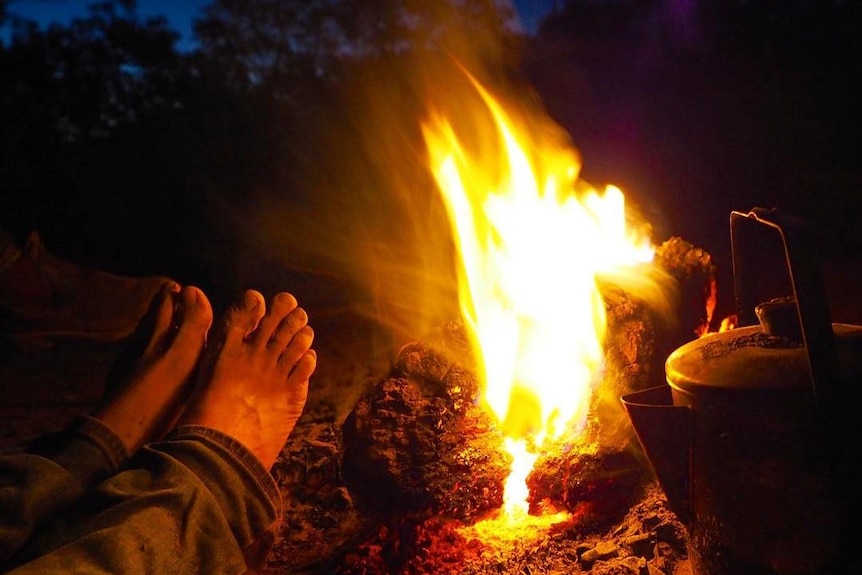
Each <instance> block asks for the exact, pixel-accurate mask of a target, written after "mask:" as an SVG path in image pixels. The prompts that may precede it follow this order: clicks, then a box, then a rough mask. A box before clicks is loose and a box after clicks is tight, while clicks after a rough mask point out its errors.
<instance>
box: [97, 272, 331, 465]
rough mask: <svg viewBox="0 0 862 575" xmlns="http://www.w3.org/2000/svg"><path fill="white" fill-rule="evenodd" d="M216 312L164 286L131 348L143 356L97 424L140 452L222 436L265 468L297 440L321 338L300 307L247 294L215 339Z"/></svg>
mask: <svg viewBox="0 0 862 575" xmlns="http://www.w3.org/2000/svg"><path fill="white" fill-rule="evenodd" d="M212 324H213V310H212V307H211V305H210V302H209V300H208V299H207V297H206V295H205V294H204V293H203V292H202V291H201V290H200V289H198V288H196V287H192V286H186V287H180V286H179V285H178V284H176V283H167V284H165V285H164V286H163V287H162V289H161V291H160V292H159V293H158V295H157V296H156V298H155V299H154V300H153V303H152V305H151V307H150V310H149V312H148V313H147V314H146V315H145V316H144V319H143V320H142V321H141V324H140V325H139V327H138V330H137V331H136V332H135V334H134V336H133V338H132V341H134V340H135V339H137V340H139V341H138V342H137V344H136V345H134V344H133V348H134V347H137V348H138V349H137V351H136V355H135V357H134V358H132V359H130V360H129V361H125V362H120V363H121V364H124V365H122V366H121V369H120V370H118V371H117V372H116V373H115V374H114V375H113V376H112V380H113V381H109V382H108V385H109V386H110V388H111V391H110V393H108V394H106V397H105V399H104V400H103V401H102V403H101V404H100V405H99V406H98V407H97V408H96V410H95V411H94V413H93V416H94V417H96V418H97V419H99V420H101V421H102V423H104V424H105V425H106V426H108V427H109V428H110V429H111V430H112V431H113V432H114V433H115V434H116V435H117V436H118V437H119V438H120V439H121V440H122V442H123V443H124V445H125V446H126V448H127V449H128V450H129V453H134V452H135V451H137V449H138V448H139V447H141V446H142V445H143V444H144V443H147V442H149V441H155V440H158V439H160V438H161V437H163V436H164V435H166V434H167V433H168V431H170V430H171V429H172V428H173V427H174V426H175V425H181V424H195V425H204V426H207V427H210V428H214V429H217V430H218V431H221V432H223V433H225V434H227V435H230V436H231V437H233V438H235V439H237V440H239V441H240V442H242V443H243V444H244V445H245V446H246V447H248V449H249V450H250V451H251V452H252V453H254V454H255V455H256V456H257V458H258V459H259V460H260V462H261V463H262V464H263V465H264V467H266V468H267V469H271V468H272V465H273V463H274V462H275V460H276V457H277V456H278V453H279V452H280V451H281V448H282V447H283V445H284V443H285V441H286V440H287V438H288V436H289V435H290V433H291V431H293V428H294V426H295V425H296V422H297V420H298V419H299V416H300V415H301V414H302V410H303V408H304V407H305V401H306V398H307V396H308V380H309V378H310V377H311V375H312V373H313V372H314V369H315V367H316V365H317V354H316V352H315V351H314V350H313V349H312V348H311V344H312V341H313V339H314V332H313V330H312V329H311V327H310V326H309V325H308V315H307V314H306V312H305V311H304V310H303V309H302V308H301V307H299V305H298V304H297V301H296V298H295V297H294V296H292V295H291V294H288V293H279V294H278V295H276V296H275V297H274V298H273V299H272V302H271V305H270V308H269V310H267V309H266V302H265V300H264V297H263V296H262V295H261V294H260V293H259V292H257V291H255V290H246V291H245V292H243V293H242V294H240V295H239V296H238V297H237V298H236V299H235V300H234V302H233V303H232V304H231V305H230V306H229V307H228V309H227V311H226V312H225V314H224V315H223V316H222V317H221V318H220V320H219V321H218V323H217V324H216V325H215V329H214V331H213V332H211V333H209V336H208V335H207V334H208V332H209V331H210V328H211V326H212Z"/></svg>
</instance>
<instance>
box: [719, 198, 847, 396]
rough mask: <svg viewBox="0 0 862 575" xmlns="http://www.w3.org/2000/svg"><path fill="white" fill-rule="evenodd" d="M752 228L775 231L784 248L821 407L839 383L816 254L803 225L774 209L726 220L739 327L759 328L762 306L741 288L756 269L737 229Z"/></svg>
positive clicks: (746, 287) (750, 291) (746, 288)
mask: <svg viewBox="0 0 862 575" xmlns="http://www.w3.org/2000/svg"><path fill="white" fill-rule="evenodd" d="M746 222H756V223H759V224H762V225H765V226H768V227H769V228H772V229H775V230H777V231H778V233H779V235H780V236H781V242H782V244H783V246H784V256H785V260H786V263H787V270H788V272H789V274H790V282H791V285H792V289H793V298H794V301H795V302H796V309H797V314H798V318H799V327H800V329H801V332H802V343H803V344H804V345H805V347H806V350H807V352H808V363H809V369H810V374H811V383H812V386H813V391H814V395H815V396H816V397H817V398H818V399H819V400H821V401H827V402H828V400H829V397H828V396H829V395H830V391H831V389H830V387H831V386H832V385H834V384H835V382H837V381H838V354H837V352H836V349H835V335H834V333H833V331H832V321H831V318H830V313H829V307H828V304H827V301H826V292H825V290H824V288H823V281H822V278H821V276H820V266H819V263H818V259H817V256H818V254H817V249H816V246H815V245H814V242H813V240H812V237H811V234H810V233H809V230H808V226H807V224H806V223H805V222H804V221H803V220H801V219H800V218H798V217H795V216H792V215H790V214H787V213H784V212H782V211H780V210H778V209H777V208H773V209H766V208H753V209H752V210H751V211H750V212H748V213H747V214H746V213H743V212H737V211H732V212H731V214H730V239H731V248H732V254H731V256H732V259H733V285H734V290H735V295H736V312H737V319H738V323H739V325H740V326H743V325H751V324H755V323H757V320H756V318H755V311H754V310H755V307H756V306H757V305H758V304H759V303H761V302H760V301H758V300H757V294H756V293H755V290H754V289H753V286H751V285H749V284H748V283H746V282H745V279H746V278H747V277H753V274H754V272H755V271H756V268H755V267H754V266H756V265H757V262H756V261H754V258H750V257H749V258H746V257H745V252H744V250H741V249H740V247H741V246H740V244H741V243H742V241H741V240H740V235H742V234H741V233H740V232H741V226H742V225H744V224H745V223H746Z"/></svg>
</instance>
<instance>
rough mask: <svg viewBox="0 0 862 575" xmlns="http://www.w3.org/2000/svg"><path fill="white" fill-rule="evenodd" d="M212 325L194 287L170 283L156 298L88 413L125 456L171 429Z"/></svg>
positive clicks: (204, 300) (207, 306)
mask: <svg viewBox="0 0 862 575" xmlns="http://www.w3.org/2000/svg"><path fill="white" fill-rule="evenodd" d="M212 319H213V312H212V307H211V306H210V302H209V300H208V299H207V297H206V295H204V293H203V292H202V291H201V290H200V289H198V288H196V287H192V286H187V287H183V288H181V287H180V286H179V285H178V284H176V283H173V282H170V283H166V284H165V285H164V286H163V287H162V289H161V290H160V291H159V293H158V294H157V295H156V297H155V299H154V300H153V302H152V304H151V305H150V309H149V311H148V312H147V314H146V315H145V316H144V318H143V319H142V320H141V322H140V324H139V326H138V329H137V330H136V331H135V333H134V334H133V336H132V338H131V340H130V342H129V347H127V349H126V351H128V352H129V353H133V354H135V355H134V357H133V358H132V357H129V358H124V357H122V356H120V357H118V358H117V365H115V369H114V370H113V373H112V374H111V375H110V376H109V380H108V382H107V385H108V390H107V393H106V397H105V399H103V401H102V403H101V405H99V407H97V408H96V410H95V412H94V413H93V416H94V417H95V418H97V419H99V420H100V421H102V423H104V424H105V425H107V426H108V427H109V428H110V429H111V430H112V431H113V432H114V433H115V434H116V435H117V436H118V437H119V438H120V439H121V440H122V442H123V443H124V444H125V446H126V447H127V448H128V450H129V453H134V452H135V451H136V450H137V449H138V448H139V447H140V446H141V445H143V444H144V443H146V442H148V441H154V440H157V439H160V438H161V437H162V436H164V435H165V434H166V433H167V432H168V430H170V429H171V427H173V424H174V423H175V422H176V420H177V418H178V417H179V413H180V410H181V407H182V404H183V403H184V402H183V399H184V398H186V397H187V396H188V394H189V392H190V391H191V386H192V385H193V377H192V376H193V374H194V373H195V369H196V368H197V366H198V363H199V361H198V360H199V359H200V356H201V352H202V351H203V348H204V343H205V342H206V334H207V331H208V330H209V328H210V325H211V324H212Z"/></svg>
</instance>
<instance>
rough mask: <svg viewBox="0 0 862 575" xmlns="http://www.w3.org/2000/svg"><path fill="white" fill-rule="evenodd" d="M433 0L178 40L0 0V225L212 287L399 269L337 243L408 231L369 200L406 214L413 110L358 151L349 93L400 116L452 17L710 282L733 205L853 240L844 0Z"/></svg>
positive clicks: (852, 100)
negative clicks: (695, 257) (546, 6)
mask: <svg viewBox="0 0 862 575" xmlns="http://www.w3.org/2000/svg"><path fill="white" fill-rule="evenodd" d="M435 4H436V6H435V8H434V9H430V8H427V7H422V6H421V5H422V3H418V6H417V4H416V3H411V2H410V1H409V0H403V1H399V2H391V1H381V0H351V1H350V2H343V1H342V2H339V1H333V0H329V1H324V0H313V1H305V0H304V1H281V2H274V1H272V0H246V1H244V2H235V1H231V0H216V1H215V2H213V3H212V5H211V6H210V8H209V9H208V10H207V11H204V12H202V15H201V18H200V19H198V20H197V21H196V22H195V34H196V37H195V40H196V43H195V45H196V46H197V47H196V48H195V49H194V50H193V51H191V52H179V51H178V50H177V48H176V45H177V39H178V34H177V33H176V32H175V31H174V30H172V29H171V27H170V25H169V22H168V20H167V19H165V18H153V17H147V18H143V17H140V16H139V15H138V14H137V11H136V6H135V3H134V2H131V1H112V2H105V3H102V4H97V5H93V7H92V8H91V11H90V13H89V14H88V15H87V16H85V17H82V18H78V19H75V20H73V21H72V22H70V23H68V24H63V25H60V24H54V25H51V26H50V27H48V28H44V27H39V26H37V25H36V24H35V23H33V22H28V21H26V20H24V19H21V18H18V17H16V16H15V10H14V8H15V4H14V1H13V2H9V0H0V23H5V24H6V25H8V26H10V27H11V29H12V34H11V36H10V38H9V40H8V41H7V42H6V43H4V44H3V45H2V46H0V133H2V136H0V227H5V228H7V229H9V230H11V231H12V232H13V233H14V234H15V235H16V236H17V237H19V238H21V239H23V238H24V237H26V234H27V233H28V232H29V231H31V230H38V231H39V233H40V234H41V236H42V238H43V240H44V243H45V245H46V246H47V247H48V249H50V250H51V251H53V252H55V253H57V254H59V255H61V256H63V257H66V258H69V259H71V260H73V261H76V262H79V263H81V264H83V265H86V266H91V267H95V268H99V269H104V270H107V271H111V272H115V273H119V274H128V275H149V274H160V275H169V276H172V277H174V278H176V279H178V280H179V281H181V282H184V283H195V284H197V285H200V286H201V287H204V289H205V290H207V291H208V292H209V293H211V294H212V296H213V299H215V300H217V301H218V300H220V299H222V298H224V297H226V296H227V295H228V294H230V293H232V292H233V291H234V290H236V289H239V288H241V287H246V286H247V284H248V283H249V282H251V281H253V280H254V278H255V271H254V270H255V269H259V268H260V267H269V268H270V269H272V268H276V267H277V268H281V269H287V270H301V271H302V272H308V273H311V274H317V275H322V276H325V277H329V278H333V280H337V279H338V278H344V279H346V280H347V281H349V282H354V283H356V284H364V285H360V289H372V288H369V287H368V286H369V285H371V284H375V282H377V284H379V282H380V279H381V277H382V278H383V279H384V280H385V281H389V282H391V283H395V282H396V281H397V279H395V280H393V279H392V278H391V277H389V276H388V275H387V274H386V273H382V275H380V272H379V270H378V271H376V272H374V274H378V275H375V277H374V278H373V281H372V280H369V279H368V278H367V277H365V278H364V279H358V278H361V277H362V276H363V275H365V276H367V275H373V274H371V273H370V272H369V269H371V268H375V265H376V264H375V265H372V264H371V263H370V262H368V265H367V266H363V262H364V261H365V260H364V259H363V258H364V257H366V256H365V255H362V254H360V253H359V252H356V251H354V250H353V246H354V244H355V243H356V242H355V240H356V238H357V237H366V238H371V240H369V243H376V244H385V245H386V246H389V247H391V246H393V245H398V244H399V243H403V244H415V243H421V242H418V241H417V237H414V236H411V235H410V233H407V232H405V231H404V229H402V228H406V227H409V226H403V225H402V224H403V221H402V220H403V218H404V214H403V213H401V212H398V210H396V209H394V208H393V209H389V208H388V207H381V206H390V205H393V206H394V205H398V206H399V209H404V206H403V205H400V204H398V201H395V200H393V198H392V197H391V189H389V188H390V187H391V182H390V181H389V180H390V178H389V177H388V176H387V174H385V173H384V172H386V171H387V167H386V166H387V162H388V165H389V166H391V167H393V169H394V167H395V166H396V165H399V164H402V163H410V162H413V161H414V157H413V153H412V150H413V148H414V145H415V148H416V149H420V148H421V145H420V144H419V143H418V142H417V141H416V140H415V139H413V138H415V136H416V134H415V133H414V132H412V131H411V130H410V129H408V128H405V129H404V130H403V131H404V134H400V135H399V137H401V138H403V140H400V141H401V143H403V144H406V145H404V146H401V147H399V146H397V145H395V146H392V147H393V149H395V150H399V149H400V150H404V151H405V155H404V156H405V157H404V158H399V157H397V155H395V154H392V153H390V154H389V156H388V158H387V161H384V162H381V161H380V160H379V157H374V156H372V154H370V152H369V149H370V148H373V147H375V141H373V140H372V139H371V138H370V137H369V135H370V134H372V133H375V132H374V130H380V134H383V137H382V138H381V140H380V147H381V148H384V147H387V146H389V145H392V143H391V142H388V141H384V140H386V138H388V137H389V135H391V134H392V133H393V130H392V129H390V127H387V129H386V130H383V129H381V128H380V127H379V126H376V127H374V128H369V127H368V126H367V125H366V124H364V122H366V121H367V122H370V118H372V117H373V114H368V115H367V116H366V115H364V114H363V112H362V111H361V110H362V108H361V106H358V105H357V104H356V101H357V100H358V99H359V98H358V97H357V94H358V88H357V87H356V86H357V85H359V84H360V80H359V79H361V85H362V86H363V88H364V90H365V91H364V92H363V97H367V93H368V92H369V86H371V87H372V88H373V89H372V90H371V91H372V92H374V91H376V92H377V93H378V94H379V97H378V102H377V106H379V107H383V108H385V107H386V106H387V105H388V104H392V107H393V108H397V109H398V110H399V112H398V113H401V114H405V115H404V116H403V118H406V120H404V121H403V122H402V124H405V123H408V122H409V115H408V114H406V113H405V110H409V109H411V108H410V106H409V105H402V102H401V100H400V99H399V98H396V97H394V96H393V94H397V93H398V91H397V90H398V89H400V88H398V87H396V88H393V87H392V86H390V85H389V83H390V82H391V83H392V84H393V85H397V84H398V78H399V74H398V73H397V71H398V70H403V69H406V68H407V66H408V64H406V62H409V61H410V54H411V53H412V52H416V51H432V52H433V50H434V48H433V47H431V45H432V44H433V43H434V41H433V38H436V37H437V36H435V35H436V34H439V30H441V29H449V28H453V27H459V28H464V29H465V31H466V33H467V34H466V35H467V36H468V37H469V36H470V34H475V35H476V36H481V37H482V40H481V41H480V42H479V43H480V44H482V46H483V49H485V48H487V46H488V45H490V44H493V46H494V50H493V55H494V57H493V58H488V54H489V53H490V52H489V51H485V52H483V56H484V57H486V58H488V59H492V60H493V64H492V65H491V66H489V67H490V68H491V71H490V72H489V73H488V75H487V77H489V78H498V79H500V84H501V85H507V84H508V83H511V84H512V85H518V86H521V87H525V86H526V87H528V88H529V93H530V94H532V95H533V96H535V97H536V99H537V100H538V101H540V102H542V103H543V105H544V107H545V108H546V110H547V113H548V114H549V115H550V116H551V117H552V118H553V119H554V120H555V121H556V122H558V123H559V124H560V125H561V126H562V127H563V128H564V129H565V131H566V132H568V134H569V135H570V136H571V140H572V142H573V143H574V145H575V146H576V147H577V149H578V150H579V151H580V153H581V154H582V157H583V164H584V168H583V177H584V179H586V180H587V181H589V182H591V183H593V184H595V185H596V186H597V187H599V186H601V185H604V184H605V183H613V184H617V185H619V186H620V187H621V188H622V189H623V190H624V191H625V192H626V194H627V196H628V197H630V198H631V200H632V202H634V203H636V204H638V205H639V207H640V208H641V209H642V211H644V212H645V213H646V214H647V216H648V217H649V218H650V221H651V222H653V224H654V226H655V228H656V235H657V239H658V240H661V239H663V238H665V237H667V236H669V235H679V236H682V237H684V238H686V239H688V240H689V241H691V242H692V243H694V244H696V245H699V246H701V247H704V248H705V249H707V250H708V251H709V252H710V253H711V254H712V255H713V257H714V259H715V260H716V263H717V264H718V266H719V270H720V274H721V276H720V278H722V280H721V281H722V286H723V287H724V289H725V290H726V289H727V286H729V281H727V279H726V278H727V277H728V274H729V272H730V266H729V249H730V243H729V237H728V225H729V224H728V222H729V214H730V211H731V210H743V211H747V210H748V209H750V208H752V207H754V206H763V207H780V208H782V209H785V210H787V211H790V212H793V213H797V214H798V215H801V216H803V217H804V218H806V219H807V220H808V221H809V222H811V223H812V224H813V225H814V228H815V229H816V231H817V233H818V235H819V237H820V238H821V239H822V241H823V250H824V253H828V254H830V255H847V256H851V257H852V256H855V255H857V254H858V253H860V248H862V228H860V224H862V206H860V204H862V202H860V191H862V170H860V163H859V146H858V144H857V141H856V140H857V133H858V130H859V126H860V122H859V116H860V113H859V102H860V101H862V100H860V91H859V88H858V87H857V85H858V84H859V82H858V78H857V76H858V74H859V70H860V69H862V68H860V54H862V49H860V48H862V46H860V42H862V40H860V34H859V30H860V24H862V20H860V15H862V7H860V3H859V2H841V1H826V0H808V1H803V0H796V1H790V0H783V1H778V0H772V1H768V0H767V1H761V2H746V1H742V0H739V1H733V0H704V1H700V2H698V1H694V0H691V1H683V0H676V1H674V0H664V1H661V0H629V1H626V0H620V1H604V2H602V1H577V0H570V1H562V2H558V3H557V4H556V7H555V8H554V9H553V10H551V12H549V14H548V15H547V16H546V17H545V19H544V20H543V21H542V22H540V24H539V26H538V28H537V30H536V32H535V33H533V34H531V35H524V34H519V33H517V32H515V31H513V30H512V29H511V28H509V27H507V26H506V24H505V22H506V21H507V17H508V16H509V15H507V14H500V13H498V12H496V11H495V10H494V9H493V8H492V5H491V3H488V2H482V1H480V0H475V1H462V2H455V1H454V0H453V1H445V2H444V1H441V2H438V3H435ZM405 14H409V16H410V17H409V18H407V19H406V20H405ZM405 21H409V22H411V23H412V27H410V26H405V24H404V23H405ZM489 38H493V41H490V40H489ZM369 78H373V79H374V80H373V81H372V82H369V81H368V79H369ZM439 81H440V83H441V84H442V85H443V86H445V84H446V82H447V78H446V77H445V76H441V77H440V78H439ZM401 88H403V86H401ZM405 94H407V96H405V98H406V99H407V100H409V92H405ZM396 104H398V105H396ZM393 114H396V115H397V113H396V112H393ZM403 118H402V119H403ZM397 131H399V132H400V130H397ZM369 140H371V141H369ZM334 174H349V176H343V177H334ZM378 182H379V185H376V184H377V183H378ZM417 187H420V188H421V187H422V186H421V185H420V184H417ZM401 193H404V192H403V191H402V192H401ZM417 198H424V196H422V194H421V192H419V191H417ZM424 201H425V200H424V199H417V200H416V201H415V204H414V207H415V208H416V210H418V211H422V210H423V209H424V208H423V207H422V206H424V204H423V202H424ZM407 203H408V204H409V203H410V202H409V201H408V202H407ZM321 206H328V207H327V209H325V210H323V211H321ZM407 209H409V207H408V208H407ZM360 220H361V221H362V222H363V223H362V224H361V225H360V224H357V223H356V222H357V221H360ZM396 229H397V230H398V231H395V230H396ZM411 233H412V232H411ZM441 241H443V240H441ZM386 249H389V248H388V247H387V248H386ZM573 249H577V248H573ZM394 251H395V252H397V253H396V254H395V256H393V257H394V259H398V258H402V263H403V264H404V265H405V266H406V267H413V264H412V262H411V261H409V260H410V257H412V256H411V254H412V252H410V250H394ZM390 255H391V254H390ZM357 262H359V263H357ZM375 269H376V268H375ZM375 285H376V284H375ZM376 289H378V290H379V289H380V288H379V287H378V288H376ZM382 291H383V292H385V291H386V290H385V289H384V290H382ZM724 302H725V303H726V302H727V298H726V297H725V299H724ZM720 303H721V302H720Z"/></svg>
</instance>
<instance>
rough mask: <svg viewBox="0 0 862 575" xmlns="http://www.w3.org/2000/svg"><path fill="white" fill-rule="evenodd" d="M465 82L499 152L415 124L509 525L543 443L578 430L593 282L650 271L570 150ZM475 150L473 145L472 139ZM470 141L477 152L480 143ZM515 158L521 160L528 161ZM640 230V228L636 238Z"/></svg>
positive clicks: (615, 206)
mask: <svg viewBox="0 0 862 575" xmlns="http://www.w3.org/2000/svg"><path fill="white" fill-rule="evenodd" d="M470 80H471V82H472V84H473V86H475V88H476V90H477V92H478V94H479V95H480V97H481V102H483V103H484V105H485V106H486V107H487V110H478V111H477V112H481V113H488V112H490V114H491V117H492V119H493V122H492V125H493V131H494V132H495V133H493V134H484V135H483V137H490V138H492V140H493V139H496V141H497V142H499V147H500V150H502V153H500V154H496V155H494V156H495V157H494V158H493V159H492V160H491V161H488V158H487V154H483V155H482V156H483V157H482V158H479V157H478V156H479V155H478V154H471V153H470V152H468V147H467V146H465V145H463V143H462V142H463V139H464V137H465V136H469V137H473V139H475V137H474V136H475V134H469V135H465V134H459V133H457V132H456V130H455V127H454V126H453V124H452V123H450V121H449V120H447V118H446V117H445V116H443V115H442V114H439V113H438V114H432V115H431V116H430V117H429V118H428V120H427V121H425V122H424V123H423V125H422V129H423V134H424V137H425V141H426V144H427V146H428V151H429V159H430V165H431V168H432V170H433V173H434V177H435V179H436V182H437V185H438V187H439V189H440V192H441V193H442V195H443V198H444V202H445V204H446V207H447V211H448V215H449V220H450V223H451V227H452V230H453V234H454V236H455V243H456V246H457V249H458V254H459V269H458V275H459V278H458V279H459V302H460V306H461V310H462V313H463V316H464V320H465V322H466V324H467V326H468V331H469V332H470V334H471V337H472V338H473V340H474V346H475V348H476V350H477V355H478V356H479V364H480V365H479V371H480V373H479V377H480V379H481V381H482V383H483V390H484V394H483V401H484V403H485V404H486V405H487V407H488V408H489V409H490V410H491V411H492V412H493V413H494V414H495V415H496V417H497V419H498V421H499V423H500V426H501V429H502V431H503V433H504V434H505V436H506V437H507V441H506V445H507V446H508V447H507V449H508V450H509V452H510V453H511V454H512V456H513V459H514V464H513V473H512V476H511V477H510V480H509V482H508V483H507V485H506V493H505V510H506V513H507V514H508V515H509V516H511V517H516V516H517V515H518V514H523V513H524V512H525V511H526V509H527V502H526V499H527V495H528V493H527V489H526V484H525V479H526V477H527V475H528V473H529V471H530V470H531V468H532V466H533V464H534V461H535V459H536V457H537V453H538V449H539V448H540V447H541V445H542V443H543V442H544V441H545V440H546V439H550V438H558V437H559V436H560V435H561V434H562V433H563V431H565V430H567V429H568V430H571V429H574V430H579V429H581V428H582V427H583V425H584V424H585V421H586V417H587V413H588V409H589V405H590V397H591V395H592V393H593V391H594V389H595V387H596V386H597V385H598V383H599V382H600V381H601V373H602V361H603V340H604V337H605V331H606V317H605V307H604V302H603V300H602V297H601V294H600V293H599V290H598V287H597V284H596V276H597V274H600V273H602V272H604V271H607V270H611V269H618V268H619V266H627V265H634V264H639V263H643V262H649V261H651V259H652V257H653V251H654V250H653V245H652V243H651V242H650V240H649V238H648V237H646V236H644V235H643V234H638V233H635V232H632V231H629V230H627V227H626V207H625V200H624V197H623V193H622V192H621V191H620V190H619V189H618V188H616V187H613V186H608V187H607V188H606V189H605V190H604V192H603V193H599V192H597V191H595V190H594V189H593V188H592V187H590V186H589V185H588V184H585V183H584V182H583V181H580V180H579V179H578V175H579V171H580V165H579V162H578V160H577V153H576V151H575V150H573V149H571V148H565V147H563V148H556V149H547V146H546V147H545V149H542V143H541V142H536V141H530V139H529V138H528V137H527V135H528V134H530V131H529V130H527V129H523V127H522V129H520V130H518V127H517V126H516V125H515V123H514V121H513V120H512V119H511V118H510V117H509V116H508V115H507V114H506V112H505V111H504V110H503V108H502V107H501V105H500V104H499V103H498V102H497V100H495V99H494V98H493V97H492V96H491V94H490V93H489V92H488V91H487V90H486V89H485V88H484V87H483V86H482V85H481V84H479V83H478V82H477V81H476V80H475V79H474V78H472V77H470ZM480 139H481V138H480ZM482 141H486V140H485V139H483V140H482ZM525 150H530V152H531V153H530V154H528V153H527V152H526V151H525ZM641 229H642V228H641Z"/></svg>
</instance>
